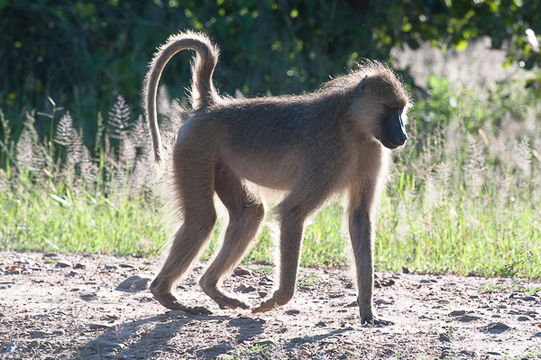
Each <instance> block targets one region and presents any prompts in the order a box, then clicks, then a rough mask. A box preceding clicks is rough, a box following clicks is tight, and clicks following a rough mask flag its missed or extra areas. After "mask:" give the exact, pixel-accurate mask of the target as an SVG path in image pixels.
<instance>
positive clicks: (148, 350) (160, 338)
mask: <svg viewBox="0 0 541 360" xmlns="http://www.w3.org/2000/svg"><path fill="white" fill-rule="evenodd" d="M216 320H218V321H223V322H227V327H237V328H238V334H237V335H236V337H234V338H227V337H222V338H214V339H216V342H215V343H212V342H210V341H209V346H208V347H207V348H203V349H171V347H172V345H170V344H169V341H170V340H171V339H172V338H173V337H175V336H177V335H179V334H182V332H183V330H184V329H183V328H184V327H185V326H186V325H187V324H189V323H192V322H198V323H203V322H209V321H216ZM149 328H150V329H149ZM262 332H263V326H262V323H261V322H259V321H257V320H256V319H252V318H248V317H235V318H234V317H231V316H223V315H222V316H214V315H209V316H207V315H196V316H181V315H179V314H178V313H176V312H168V313H164V314H159V315H156V316H152V317H149V318H146V319H141V320H135V321H131V322H126V323H123V324H120V325H117V326H115V327H112V328H110V329H108V330H107V331H105V332H104V333H102V334H101V335H99V336H98V337H97V338H95V339H93V340H91V341H90V342H88V343H87V344H85V345H83V346H81V347H80V348H79V351H78V352H77V353H76V354H74V358H76V359H103V358H115V359H123V358H127V359H147V358H151V357H156V356H157V355H158V354H160V352H162V351H163V352H173V353H177V354H179V355H180V354H181V353H184V352H186V351H191V352H194V353H196V355H197V357H198V358H202V359H215V358H216V357H218V356H219V355H220V354H224V353H226V352H228V351H229V350H231V349H233V348H234V346H235V344H236V343H240V342H243V341H244V340H246V339H249V338H251V337H254V336H256V335H259V334H261V333H262ZM185 334H186V336H191V335H190V332H189V331H185ZM132 338H137V339H138V340H137V341H135V342H134V341H133V339H132ZM210 339H211V338H209V340H210Z"/></svg>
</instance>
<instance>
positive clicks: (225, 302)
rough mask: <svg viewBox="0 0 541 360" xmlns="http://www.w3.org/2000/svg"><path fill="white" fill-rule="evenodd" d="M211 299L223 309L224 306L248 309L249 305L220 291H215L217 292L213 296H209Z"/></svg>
mask: <svg viewBox="0 0 541 360" xmlns="http://www.w3.org/2000/svg"><path fill="white" fill-rule="evenodd" d="M211 298H212V300H214V301H216V303H217V304H218V306H219V307H220V309H225V308H229V309H236V308H241V309H248V308H249V306H248V305H247V304H246V303H244V302H242V301H240V300H238V299H235V298H234V297H231V296H227V295H225V294H223V293H221V292H217V294H215V295H214V296H211Z"/></svg>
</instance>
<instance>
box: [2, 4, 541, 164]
mask: <svg viewBox="0 0 541 360" xmlns="http://www.w3.org/2000/svg"><path fill="white" fill-rule="evenodd" d="M540 14H541V5H540V3H539V2H537V1H517V0H505V1H500V0H498V1H497V0H488V1H474V2H471V1H465V0H462V1H450V0H449V1H428V0H417V1H406V0H399V1H393V2H388V1H382V2H365V1H348V2H343V1H338V0H333V1H324V0H317V1H299V0H294V1H285V0H265V1H254V0H242V1H232V0H203V1H197V2H196V1H193V0H172V1H162V0H156V1H146V2H133V1H126V0H99V1H82V0H80V1H76V2H72V1H67V0H61V1H52V0H38V1H36V0H17V1H14V0H4V1H1V2H0V17H1V18H2V22H0V41H1V43H2V47H0V73H1V74H2V82H1V83H0V108H2V109H3V110H4V111H5V112H6V113H7V114H9V115H10V118H13V119H14V120H13V121H12V123H11V124H10V126H11V128H12V130H13V133H14V134H15V135H16V136H15V137H16V138H17V137H18V136H19V134H20V132H21V131H22V123H21V122H20V121H18V120H19V117H18V116H15V117H12V116H11V115H19V114H20V113H23V114H24V112H25V110H28V109H36V108H37V109H43V110H45V111H47V112H48V110H49V109H47V107H50V105H49V104H48V103H46V102H45V103H44V102H43V99H45V98H46V97H47V96H50V97H51V98H52V99H54V100H55V101H56V102H58V103H61V104H69V111H70V113H71V115H72V116H73V118H74V119H75V121H76V124H77V127H81V128H82V132H83V134H85V135H86V137H85V139H84V141H85V143H87V144H89V148H92V147H93V146H92V143H93V142H94V137H93V134H94V133H95V132H96V123H95V122H93V121H88V120H87V119H91V118H95V116H96V111H97V109H103V108H108V107H109V106H110V105H111V98H112V97H113V96H112V95H116V94H117V93H120V94H122V95H123V96H124V97H125V98H126V101H127V103H128V104H129V105H130V107H131V108H132V110H134V113H135V115H136V116H137V114H138V113H140V111H139V109H138V106H137V104H138V103H139V93H140V89H141V82H142V79H143V77H144V74H145V72H146V64H147V63H148V61H149V60H150V59H151V56H152V53H153V51H154V49H155V48H156V46H158V45H159V44H161V43H163V42H164V41H165V39H166V38H167V36H168V35H169V34H171V33H174V32H176V31H179V30H182V29H188V28H191V29H195V30H199V31H203V32H205V33H207V34H209V35H210V36H211V37H212V38H213V39H214V40H215V41H216V42H217V43H218V44H219V45H220V47H221V49H222V57H221V61H220V65H219V67H218V69H217V71H216V74H215V78H216V81H217V83H218V85H219V88H220V89H221V90H222V91H224V92H227V93H230V94H232V93H233V92H234V91H235V90H236V89H239V90H241V91H242V92H243V93H244V94H245V95H248V96H253V95H258V94H265V93H266V92H268V91H270V92H271V93H273V94H280V93H290V92H296V93H298V92H301V91H304V90H310V89H313V88H315V87H317V86H318V85H319V84H320V83H321V82H322V81H324V80H326V79H327V78H328V76H329V75H336V74H340V73H343V72H344V71H345V67H347V66H352V65H353V64H354V62H355V61H358V60H360V59H362V58H363V57H368V58H376V59H380V60H384V61H387V60H389V51H390V49H391V48H393V47H397V46H403V45H405V44H408V45H409V46H410V47H412V48H414V49H415V48H417V47H418V46H419V44H420V43H422V42H431V43H432V44H434V45H438V46H444V47H454V48H456V49H458V50H461V49H463V48H464V47H465V46H466V45H467V43H468V41H470V40H471V39H474V38H476V37H478V36H481V35H488V36H490V37H491V38H492V43H493V46H494V47H501V46H502V44H503V43H504V42H506V41H507V42H508V44H509V47H508V49H509V59H510V61H521V63H523V65H524V66H525V67H527V68H530V67H532V66H533V65H534V64H536V63H537V64H539V62H540V60H541V57H540V55H539V52H536V51H534V47H533V45H532V44H530V42H528V37H527V36H526V35H525V34H526V33H525V32H526V30H527V29H531V30H532V31H533V32H534V37H535V34H539V33H541V18H540V17H541V15H540ZM532 81H533V82H532V84H535V81H536V79H533V80H532ZM164 83H165V84H167V85H169V86H170V89H171V91H172V94H174V96H178V97H182V95H183V92H184V88H185V87H186V86H187V85H188V83H189V65H188V61H187V56H186V55H184V57H183V56H180V57H179V59H178V60H175V61H173V62H172V63H171V64H169V66H168V68H167V70H166V73H165V76H164ZM83 119H85V121H83ZM55 121H58V119H55V118H50V117H44V116H38V117H37V119H36V127H37V131H38V134H40V136H41V137H46V136H48V135H50V132H49V131H47V130H48V129H51V128H53V127H54V126H55V125H56V123H55ZM48 138H49V139H50V137H48ZM4 160H5V159H2V161H3V162H4Z"/></svg>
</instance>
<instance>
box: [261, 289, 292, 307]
mask: <svg viewBox="0 0 541 360" xmlns="http://www.w3.org/2000/svg"><path fill="white" fill-rule="evenodd" d="M292 297H293V291H282V290H280V289H279V290H276V291H275V292H274V294H272V297H271V298H270V299H268V300H266V301H263V302H262V303H261V304H260V305H259V306H258V307H256V308H255V309H253V310H252V313H258V312H265V311H269V310H272V309H274V308H275V307H278V306H280V305H284V304H287V303H288V301H289V300H291V298H292Z"/></svg>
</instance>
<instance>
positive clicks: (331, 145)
mask: <svg viewBox="0 0 541 360" xmlns="http://www.w3.org/2000/svg"><path fill="white" fill-rule="evenodd" d="M185 49H191V50H195V52H196V56H195V59H194V62H193V64H192V71H193V80H192V82H193V83H192V88H191V102H192V106H193V109H194V111H193V114H192V116H191V117H190V118H189V119H188V120H187V121H186V123H185V124H184V125H183V126H182V127H181V129H180V131H179V133H178V139H177V142H176V144H175V146H174V149H173V171H174V181H175V191H176V195H177V197H178V198H179V200H180V201H179V203H180V206H181V207H182V208H181V210H182V213H183V215H184V223H183V224H182V226H181V227H180V228H179V229H178V231H177V232H176V235H175V238H174V242H173V244H172V247H171V250H170V253H169V255H168V257H167V259H166V261H165V264H164V265H163V268H162V269H161V271H160V272H159V274H158V275H157V276H156V278H155V279H154V281H153V282H152V284H151V287H150V288H151V291H152V293H153V295H154V297H155V298H156V299H157V300H158V301H159V302H160V303H161V304H162V305H164V306H165V307H167V308H170V309H182V310H184V311H187V312H190V313H205V312H207V311H208V310H206V309H204V308H201V307H196V308H189V307H186V306H184V305H182V304H181V303H180V302H179V301H178V300H177V299H176V298H175V297H174V296H173V295H172V293H171V289H172V286H173V283H174V282H175V281H176V280H178V279H179V278H180V277H181V275H183V274H184V273H185V272H186V270H187V269H188V268H189V265H190V264H191V263H192V262H193V261H194V260H195V259H196V258H197V255H198V254H199V253H200V251H201V249H202V248H203V247H204V245H205V244H206V242H207V240H208V239H209V236H210V233H211V231H212V229H213V227H214V225H215V221H216V212H215V208H214V203H213V196H214V193H215V192H216V193H217V195H218V197H219V198H220V199H221V201H222V202H223V204H224V205H225V206H226V208H227V209H228V211H229V224H228V227H227V230H226V234H225V238H224V242H223V245H222V247H221V249H220V250H219V253H218V254H217V256H216V257H215V258H214V260H213V262H212V263H211V265H210V266H209V267H208V269H207V270H206V272H205V273H204V274H203V276H202V277H201V280H200V285H201V287H202V288H203V290H204V292H205V293H206V294H207V295H209V296H210V297H211V298H212V299H213V300H215V301H216V302H217V303H218V305H219V306H220V307H221V308H224V307H229V308H236V307H240V308H248V305H246V304H245V303H244V302H242V301H240V300H238V299H235V298H234V297H232V296H230V295H229V294H226V293H225V292H224V291H223V290H221V289H220V288H219V283H220V280H221V279H222V277H223V276H224V275H226V274H228V273H229V272H230V271H231V269H232V268H233V267H234V266H235V265H236V264H237V263H238V262H239V261H240V260H241V258H242V256H243V254H244V252H245V250H246V248H247V247H248V245H249V244H250V243H251V242H252V241H253V240H254V238H255V236H256V234H257V231H258V228H259V225H260V223H261V221H262V219H263V216H264V212H265V210H264V206H263V202H262V201H261V199H260V197H259V195H258V194H256V193H254V192H253V191H250V190H248V189H247V187H245V186H243V181H250V182H253V183H256V184H259V185H262V186H264V187H269V188H273V189H280V190H285V191H287V192H288V193H287V196H286V197H285V199H284V200H283V201H282V202H281V203H280V204H279V205H278V206H277V213H278V216H279V220H280V244H279V251H280V266H279V270H280V275H279V282H278V287H277V289H276V290H275V292H274V293H273V295H272V296H271V297H270V298H269V299H268V300H266V301H264V302H262V303H261V304H260V305H259V306H258V307H256V308H255V309H254V310H253V311H254V312H260V311H267V310H271V309H272V308H274V307H275V306H278V305H283V304H285V303H287V302H288V301H289V300H290V299H291V297H292V296H293V293H294V290H295V282H296V276H297V267H298V263H299V252H300V247H301V240H302V236H303V228H304V222H305V219H306V217H307V216H308V215H309V214H311V213H312V212H314V211H315V210H316V209H317V208H318V207H319V206H320V205H321V204H322V203H323V202H324V201H325V200H326V199H327V198H328V197H329V196H330V195H331V194H333V193H335V192H339V191H343V190H347V192H348V196H349V203H348V208H347V211H348V217H349V231H350V236H351V242H352V245H353V253H354V258H355V265H356V277H357V285H358V298H357V301H358V304H359V308H360V316H361V321H362V322H363V323H365V322H368V323H385V321H383V320H379V319H377V318H376V316H375V313H374V310H373V305H372V290H373V283H374V268H373V238H374V225H373V219H374V207H375V205H374V204H375V201H376V198H377V197H378V194H379V192H378V191H379V189H380V188H381V185H382V182H383V179H384V177H385V172H386V164H387V162H388V157H389V155H390V150H389V149H394V148H396V147H398V146H401V145H403V144H404V143H405V142H406V139H407V136H406V132H405V129H404V123H405V119H406V117H405V114H406V111H407V109H408V107H409V106H410V101H409V96H408V93H407V92H406V91H405V89H404V87H403V85H402V84H401V82H400V81H399V80H398V79H397V77H396V76H395V74H394V73H393V72H392V71H391V70H389V69H388V68H387V67H385V66H384V65H382V64H380V63H378V62H367V63H365V64H364V65H362V66H359V68H358V69H357V70H356V71H354V72H351V73H349V74H348V75H345V76H342V77H338V78H336V79H334V80H331V81H329V82H327V83H325V84H323V85H322V86H321V88H320V89H319V90H317V91H314V92H312V93H307V94H303V95H298V96H276V97H262V98H254V99H232V98H229V97H222V96H220V95H218V93H217V91H216V89H215V88H214V85H213V83H212V74H213V71H214V68H215V66H216V63H217V60H218V48H217V47H216V46H215V45H214V44H212V43H211V41H210V40H209V39H208V38H207V37H206V36H205V35H203V34H200V33H195V32H182V33H179V34H177V35H174V36H171V37H170V38H169V40H168V41H167V43H166V44H165V45H163V46H162V47H161V48H159V50H158V51H157V53H156V56H155V57H154V60H153V61H152V63H151V65H150V71H149V73H148V74H147V77H146V81H145V89H144V99H145V110H146V113H147V118H148V121H149V124H150V129H151V133H152V143H153V147H154V153H155V158H156V161H160V160H161V159H162V151H161V140H160V135H159V132H158V125H157V117H156V91H157V86H158V82H159V79H160V76H161V73H162V70H163V68H164V67H165V65H166V64H167V62H168V61H169V60H170V59H171V57H172V56H173V55H175V54H176V53H177V52H179V51H181V50H185Z"/></svg>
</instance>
